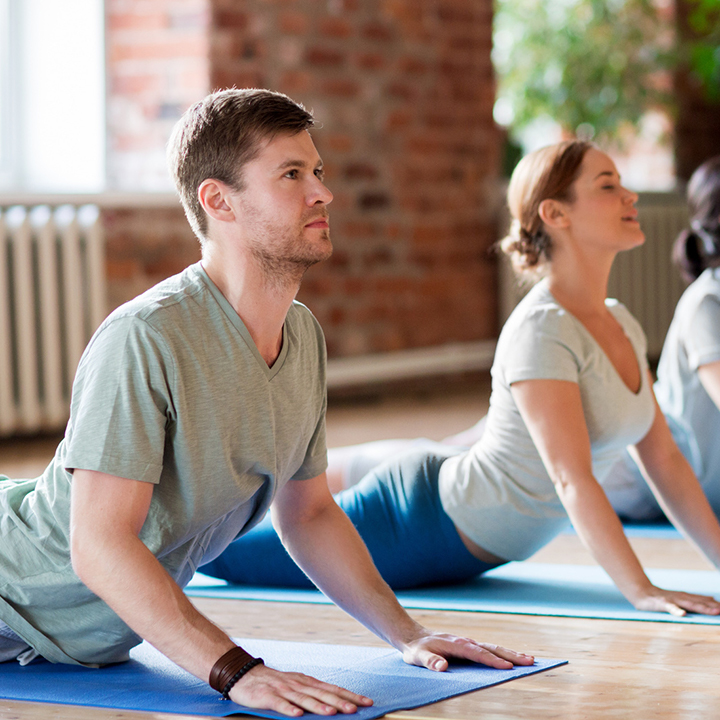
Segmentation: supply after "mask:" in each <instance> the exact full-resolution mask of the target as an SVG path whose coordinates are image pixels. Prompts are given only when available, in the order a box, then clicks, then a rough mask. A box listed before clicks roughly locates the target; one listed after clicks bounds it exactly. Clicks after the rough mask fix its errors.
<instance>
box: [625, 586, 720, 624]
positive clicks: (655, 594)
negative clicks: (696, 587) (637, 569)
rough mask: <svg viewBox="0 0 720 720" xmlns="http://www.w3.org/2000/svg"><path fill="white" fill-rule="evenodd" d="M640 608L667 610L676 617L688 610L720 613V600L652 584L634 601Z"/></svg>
mask: <svg viewBox="0 0 720 720" xmlns="http://www.w3.org/2000/svg"><path fill="white" fill-rule="evenodd" d="M633 605H635V607H636V608H637V609H638V610H646V611H648V612H666V613H670V615H675V616H676V617H682V616H683V615H685V614H686V613H688V612H693V613H699V614H701V615H718V614H720V602H718V601H717V600H715V598H713V597H710V596H709V595H695V594H694V593H686V592H680V591H676V590H662V589H661V588H658V587H655V586H654V585H651V586H650V588H649V590H647V591H646V593H645V594H644V595H643V597H641V598H640V599H638V600H635V601H634V602H633Z"/></svg>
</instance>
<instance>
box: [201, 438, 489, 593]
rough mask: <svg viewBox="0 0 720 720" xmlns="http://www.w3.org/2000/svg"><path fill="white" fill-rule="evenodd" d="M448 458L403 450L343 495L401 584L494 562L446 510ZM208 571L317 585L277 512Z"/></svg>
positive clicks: (383, 566)
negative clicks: (470, 545) (443, 480)
mask: <svg viewBox="0 0 720 720" xmlns="http://www.w3.org/2000/svg"><path fill="white" fill-rule="evenodd" d="M446 457H447V456H442V455H437V454H429V453H427V452H422V451H412V452H409V453H407V454H404V455H399V456H397V457H395V458H393V459H391V460H389V461H388V462H386V463H384V464H383V465H380V466H379V467H378V468H376V469H375V470H374V471H372V472H370V473H368V475H366V476H365V477H364V478H363V479H362V480H361V481H360V482H359V483H358V484H357V485H355V486H353V487H351V488H348V489H347V490H344V491H343V492H341V493H339V494H338V495H336V496H335V500H336V501H337V503H338V505H340V507H341V508H342V509H343V510H344V511H345V512H346V513H347V515H348V517H349V518H350V520H351V521H352V523H353V525H354V526H355V527H356V528H357V530H358V532H359V533H360V536H361V537H362V539H363V540H364V541H365V544H366V545H367V547H368V550H369V551H370V555H371V556H372V558H373V560H374V561H375V565H376V566H377V568H378V570H379V571H380V574H381V575H382V576H383V578H384V579H385V581H386V582H387V583H388V584H389V585H390V587H392V588H394V589H396V590H400V589H403V588H413V587H419V586H422V585H432V584H441V583H455V582H461V581H463V580H468V579H469V578H472V577H474V576H476V575H479V574H480V573H483V572H485V571H486V570H489V569H490V568H491V567H493V566H492V565H489V564H487V563H484V562H482V561H481V560H478V559H477V558H475V557H474V556H473V555H471V554H470V552H469V551H468V550H467V548H466V547H465V545H464V544H463V542H462V540H461V539H460V536H459V535H458V533H457V530H456V529H455V526H454V525H453V523H452V521H451V520H450V518H449V517H448V515H447V514H446V513H445V511H444V510H443V507H442V504H441V502H440V495H439V492H438V475H439V472H440V466H441V465H442V462H443V460H445V458H446ZM299 482H301V481H299ZM200 570H201V572H203V573H205V574H207V575H212V576H214V577H218V578H223V579H225V580H227V581H228V582H231V583H236V584H244V585H248V584H249V585H263V586H275V587H295V588H306V587H313V585H312V583H311V582H310V580H309V579H308V578H307V576H306V575H305V574H304V573H303V572H302V570H300V569H299V568H298V566H297V565H295V563H294V562H293V560H292V559H291V558H290V556H289V555H288V554H287V552H286V551H285V548H284V547H283V545H282V543H281V542H280V539H279V538H278V536H277V534H276V532H275V530H274V529H273V526H272V523H271V522H270V516H269V514H268V516H267V517H265V518H264V519H263V520H262V522H261V523H260V524H259V525H257V526H256V527H255V528H253V529H252V530H250V532H248V533H247V534H246V535H243V536H241V537H239V538H238V539H237V540H235V541H234V542H232V543H231V544H230V545H229V546H228V548H227V549H226V550H225V551H224V552H223V553H222V554H221V555H220V556H219V557H217V558H216V559H215V560H213V561H212V562H210V563H208V564H207V565H203V566H202V567H201V568H200Z"/></svg>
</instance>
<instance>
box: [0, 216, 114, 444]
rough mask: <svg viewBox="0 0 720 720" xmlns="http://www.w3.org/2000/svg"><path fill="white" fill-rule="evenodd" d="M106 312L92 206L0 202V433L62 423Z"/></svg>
mask: <svg viewBox="0 0 720 720" xmlns="http://www.w3.org/2000/svg"><path fill="white" fill-rule="evenodd" d="M105 314H106V306H105V267H104V251H103V238H102V232H101V227H100V221H99V210H98V208H97V207H96V206H94V205H84V206H81V207H79V208H78V207H73V206H71V205H61V206H60V207H57V208H50V207H49V206H47V205H40V206H37V207H33V208H27V207H22V206H13V207H9V208H0V436H8V435H13V434H17V433H33V432H39V431H50V430H58V429H61V428H63V427H64V425H65V423H66V422H67V419H68V412H69V407H70V391H71V387H72V381H73V377H74V375H75V370H76V368H77V364H78V361H79V359H80V355H81V354H82V352H83V350H84V348H85V345H86V344H87V342H88V340H89V339H90V337H91V335H92V333H93V332H94V330H95V329H96V328H97V326H98V325H99V324H100V323H101V322H102V320H103V319H104V317H105Z"/></svg>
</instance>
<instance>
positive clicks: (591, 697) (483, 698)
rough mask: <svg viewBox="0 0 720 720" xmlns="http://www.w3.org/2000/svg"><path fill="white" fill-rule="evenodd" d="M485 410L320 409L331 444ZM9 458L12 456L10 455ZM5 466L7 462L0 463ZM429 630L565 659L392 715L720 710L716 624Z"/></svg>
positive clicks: (56, 714) (240, 615)
mask: <svg viewBox="0 0 720 720" xmlns="http://www.w3.org/2000/svg"><path fill="white" fill-rule="evenodd" d="M486 407H487V387H485V389H483V388H482V387H479V386H477V385H473V387H472V388H470V389H469V390H467V391H458V388H453V389H452V390H451V391H447V392H443V391H440V392H434V393H429V394H425V395H419V396H417V395H416V396H413V397H392V398H389V399H388V398H386V399H384V400H381V401H377V400H376V401H373V402H370V403H343V404H342V405H338V406H335V407H331V408H330V412H329V416H328V437H329V442H330V444H333V445H339V444H347V443H349V442H353V441H355V442H360V441H365V440H372V439H377V438H383V437H393V436H395V437H413V436H416V435H424V436H426V437H431V438H434V439H440V438H441V437H443V436H445V435H447V434H450V433H453V432H457V431H459V430H462V429H463V428H464V427H466V426H467V425H469V424H471V423H472V422H474V421H475V420H476V419H477V417H479V416H480V414H482V413H484V412H485V410H486ZM48 445H50V446H51V445H52V443H48V442H45V443H42V442H40V443H37V446H36V449H33V447H34V444H33V443H26V444H23V445H22V447H21V449H20V450H19V451H18V450H17V448H16V449H15V450H12V448H10V447H9V446H6V445H1V446H0V471H4V472H6V474H10V475H13V474H16V473H11V472H8V470H7V467H8V464H10V465H12V463H13V462H14V463H16V464H17V465H16V466H17V467H22V468H24V469H25V470H26V471H25V472H22V473H20V474H22V475H25V476H29V475H33V474H35V473H34V472H32V470H33V468H37V467H40V469H42V466H44V464H45V463H46V462H47V459H48V455H49V454H51V453H52V449H48ZM13 452H14V453H15V456H14V457H13V455H12V453H13ZM5 461H7V464H3V463H4V462H5ZM33 463H35V464H34V465H33ZM632 542H633V545H634V546H635V548H636V550H637V551H638V553H639V555H640V557H641V560H642V561H643V562H644V563H645V564H646V566H647V567H684V568H699V569H707V567H708V565H707V564H706V563H705V561H703V560H702V559H700V558H699V557H698V556H697V554H696V553H695V551H694V550H693V549H692V548H691V547H690V546H689V545H688V544H687V543H685V542H684V541H681V540H660V539H633V540H632ZM533 560H535V561H542V562H570V563H591V562H592V561H591V560H590V559H589V558H588V555H587V553H586V551H585V550H584V549H583V548H582V546H581V545H580V543H579V541H578V539H577V538H576V537H575V536H573V535H563V536H561V537H559V538H557V539H556V540H555V541H554V542H553V543H551V544H550V545H549V546H548V547H547V548H545V549H544V550H542V551H541V552H540V553H538V555H536V556H535V558H533ZM195 602H196V604H197V606H198V607H199V608H200V609H201V610H202V612H204V613H206V614H207V615H208V616H209V617H211V618H212V619H213V620H215V621H216V622H218V623H219V624H221V625H222V626H223V627H224V628H225V629H226V630H227V631H228V632H230V633H231V634H233V635H236V636H245V637H264V638H274V639H285V640H301V641H307V642H330V643H342V644H366V645H378V644H380V642H379V641H378V640H377V639H376V638H375V637H374V636H373V635H372V634H371V633H369V632H368V631H367V630H365V629H364V628H363V627H362V626H360V625H359V624H358V623H356V622H355V621H354V620H352V619H351V618H349V617H347V616H346V615H345V614H344V613H342V611H340V610H338V609H337V608H334V607H326V606H312V605H293V604H279V603H262V602H245V601H229V600H210V599H197V600H196V601H195ZM412 614H413V616H414V617H416V618H417V619H418V620H419V621H420V622H422V623H424V624H426V625H427V626H429V627H433V628H437V629H438V630H443V631H446V632H453V633H459V634H467V635H471V636H473V637H475V638H477V639H481V640H486V641H488V642H495V643H498V644H502V645H506V646H508V647H513V648H516V649H520V650H524V651H527V652H533V653H535V654H536V655H539V656H543V657H554V658H565V659H567V660H569V661H570V663H569V665H566V666H563V667H560V668H557V669H554V670H551V671H549V672H546V673H541V674H539V675H536V676H533V677H528V678H523V679H520V680H517V681H513V682H511V683H508V684H505V685H500V686H497V687H494V688H488V689H485V690H481V691H478V692H475V693H469V694H468V695H464V696H461V697H457V698H453V699H451V700H447V701H444V702H441V703H436V704H434V705H430V706H426V707H423V708H419V709H417V710H414V711H403V712H399V713H394V714H393V715H392V716H390V717H392V718H393V719H394V720H403V719H404V720H410V719H413V720H429V719H433V720H435V719H436V718H454V719H458V720H475V718H483V720H510V719H511V718H512V719H514V720H515V719H517V718H532V719H533V720H600V719H602V720H612V719H615V718H617V719H618V720H620V719H622V720H627V719H630V718H632V720H645V719H646V718H647V719H648V720H649V719H650V718H653V719H657V720H681V719H682V720H684V719H686V718H693V719H699V720H705V719H707V720H710V719H711V718H712V719H713V720H716V718H718V717H720V682H718V678H717V667H718V657H719V655H720V627H706V626H701V625H694V626H693V625H685V626H683V625H674V624H671V623H659V622H658V623H654V622H627V621H626V622H619V621H609V620H580V619H568V618H547V617H529V616H520V615H499V614H484V613H458V612H429V611H414V612H413V613H412ZM179 717H190V716H177V715H168V714H152V713H131V712H112V711H103V710H98V709H94V708H78V707H68V706H53V705H41V704H35V703H16V702H15V703H11V702H7V701H1V700H0V718H4V719H10V718H13V719H17V720H38V719H39V718H43V719H45V718H48V719H49V718H55V719H57V720H90V719H91V718H92V719H93V720H95V719H98V720H119V719H121V718H122V719H127V720H132V719H134V720H149V718H156V719H158V718H163V720H170V718H179Z"/></svg>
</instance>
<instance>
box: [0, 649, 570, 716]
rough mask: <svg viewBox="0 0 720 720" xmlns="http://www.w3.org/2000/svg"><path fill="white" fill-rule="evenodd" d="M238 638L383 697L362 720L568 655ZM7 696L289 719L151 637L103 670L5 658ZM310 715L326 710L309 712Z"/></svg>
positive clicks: (292, 664) (3, 693)
mask: <svg viewBox="0 0 720 720" xmlns="http://www.w3.org/2000/svg"><path fill="white" fill-rule="evenodd" d="M237 642H238V643H240V644H241V645H242V646H243V647H244V648H246V649H247V650H248V652H250V653H252V654H253V655H257V656H260V657H262V658H263V659H264V660H265V661H266V663H267V664H268V665H271V666H272V667H274V668H277V669H278V670H294V671H301V672H304V673H305V674H307V675H312V676H314V677H317V678H319V679H321V680H324V681H326V682H330V683H333V684H335V685H341V686H343V687H346V688H348V689H350V690H353V691H354V692H357V693H360V694H361V695H367V696H368V697H371V698H372V699H373V700H374V701H375V704H374V705H373V706H372V707H369V708H360V709H359V710H358V712H357V713H356V714H354V715H352V716H345V715H343V716H342V717H353V718H358V719H359V720H360V719H361V720H369V719H370V718H377V717H380V716H381V715H385V714H387V713H390V712H394V711H396V710H407V709H410V708H415V707H419V706H420V705H427V704H428V703H433V702H438V701H439V700H445V699H446V698H449V697H452V696H454V695H460V694H462V693H466V692H470V691H471V690H479V689H480V688H483V687H489V686H491V685H498V684H499V683H503V682H507V681H508V680H514V679H516V678H520V677H523V676H525V675H532V674H534V673H537V672H540V671H542V670H547V669H549V668H552V667H557V666H558V665H564V664H565V663H566V662H567V661H565V660H539V659H538V660H536V662H535V665H533V666H531V667H517V668H514V669H512V670H495V669H492V668H487V667H483V666H480V665H472V664H453V665H452V666H451V667H450V669H449V670H448V671H447V672H444V673H434V672H432V671H430V670H425V669H424V668H418V667H412V666H410V665H406V664H405V663H404V662H403V661H402V658H401V656H400V654H399V653H398V652H397V651H395V650H393V649H392V648H388V647H379V648H377V647H358V646H352V645H321V644H313V643H299V642H281V641H277V640H253V639H239V640H238V641H237ZM0 697H2V698H4V699H7V700H25V701H30V702H45V703H60V704H63V705H85V706H91V707H103V708H113V709H119V710H141V711H145V712H158V713H160V712H162V713H183V714H191V715H208V716H211V717H225V716H227V715H233V714H236V713H246V714H249V715H256V716H260V717H268V718H285V719H287V716H285V715H280V714H278V713H275V712H272V711H269V710H254V709H252V708H246V707H243V706H240V705H236V704H235V703H232V702H227V701H226V700H223V699H222V698H221V697H220V695H218V693H216V692H215V691H214V690H212V689H211V688H210V687H209V686H208V685H207V684H205V683H203V682H201V681H200V680H198V679H197V678H195V677H194V676H193V675H190V674H189V673H187V672H185V671H184V670H181V669H180V668H179V667H177V665H175V664H174V663H172V662H170V661H169V660H168V659H167V658H166V657H164V656H163V655H161V654H160V653H159V652H158V651H157V650H155V649H154V648H153V647H152V646H150V645H148V644H147V643H143V644H142V645H140V646H139V647H137V648H135V649H134V650H133V651H132V652H131V660H130V661H129V662H127V663H121V664H119V665H112V666H107V667H104V668H101V669H99V670H95V669H89V668H84V667H80V666H77V665H53V664H51V663H48V662H39V663H33V664H31V665H27V666H25V667H21V666H20V665H19V664H18V663H15V662H9V663H2V664H0ZM303 717H306V718H320V717H323V716H321V715H314V714H309V713H308V714H305V715H304V716H303Z"/></svg>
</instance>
